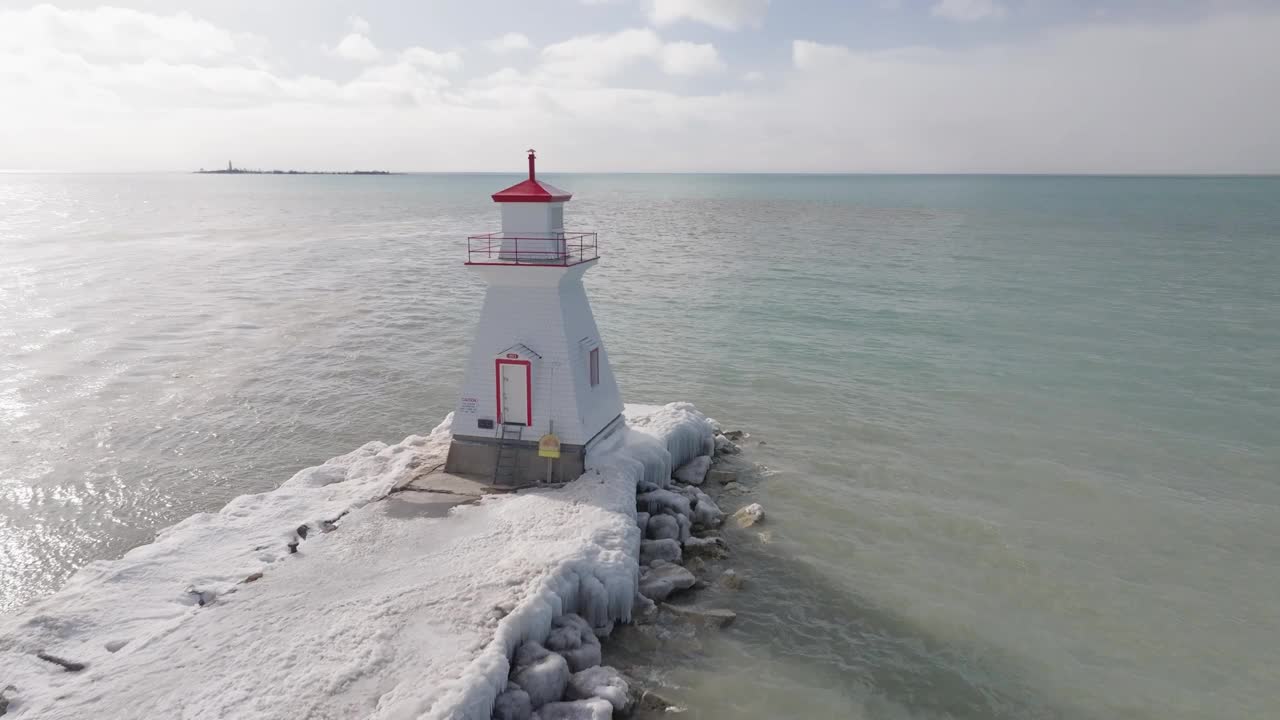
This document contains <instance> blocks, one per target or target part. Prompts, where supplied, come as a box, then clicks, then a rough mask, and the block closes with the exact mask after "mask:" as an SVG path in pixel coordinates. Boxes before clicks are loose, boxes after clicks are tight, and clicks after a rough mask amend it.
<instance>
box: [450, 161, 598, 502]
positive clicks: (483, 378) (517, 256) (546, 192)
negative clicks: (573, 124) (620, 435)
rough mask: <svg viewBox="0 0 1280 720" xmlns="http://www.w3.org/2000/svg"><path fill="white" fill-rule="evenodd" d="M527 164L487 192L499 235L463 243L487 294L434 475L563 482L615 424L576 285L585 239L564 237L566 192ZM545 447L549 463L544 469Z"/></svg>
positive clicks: (588, 246) (588, 257)
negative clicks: (513, 179)
mask: <svg viewBox="0 0 1280 720" xmlns="http://www.w3.org/2000/svg"><path fill="white" fill-rule="evenodd" d="M534 161H535V156H534V151H533V150H530V151H529V177H528V179H526V180H523V181H521V182H519V183H517V184H515V185H512V186H511V187H509V188H507V189H505V190H502V191H501V192H498V193H495V194H494V195H493V200H494V202H496V203H498V204H499V205H500V206H501V207H502V231H501V232H495V233H489V234H486V235H474V236H471V237H469V238H467V263H466V267H467V268H468V269H469V270H471V271H472V272H475V273H476V274H478V275H479V276H480V277H481V278H483V279H484V280H485V282H487V283H488V284H489V288H488V291H487V292H486V294H485V298H484V306H483V308H482V309H481V311H480V323H479V325H478V326H477V327H476V334H475V339H474V341H473V342H472V345H471V355H470V358H469V359H468V361H467V368H466V379H465V380H464V381H463V385H462V394H461V397H460V399H459V400H458V406H457V409H456V412H455V413H454V416H453V443H452V445H451V446H450V448H449V458H448V460H447V462H446V464H445V471H446V472H450V473H455V474H459V475H469V476H473V477H475V476H479V477H481V478H484V479H486V480H487V481H489V482H491V483H493V484H495V485H520V484H527V483H533V482H538V481H542V480H545V479H548V478H549V479H551V480H553V481H559V482H562V481H568V480H573V479H574V478H576V477H578V476H579V475H581V474H582V472H583V461H584V458H585V454H586V448H587V446H589V445H590V444H591V443H592V442H594V441H598V440H599V439H601V438H603V437H605V436H606V435H608V434H609V433H611V432H612V431H613V430H614V429H615V428H617V427H618V426H620V425H621V424H622V398H621V396H620V395H619V393H618V385H617V383H616V382H615V381H614V378H613V372H612V370H611V369H610V367H609V356H608V354H607V353H606V352H605V348H604V343H603V342H602V341H601V339H600V331H599V330H598V329H597V328H596V321H595V318H594V317H593V316H592V315H591V305H590V303H588V302H587V293H586V290H585V289H584V288H583V286H582V276H583V275H584V274H585V273H586V272H587V270H590V269H591V268H592V267H593V266H594V265H595V264H596V263H597V262H599V253H598V245H597V242H596V234H595V233H566V232H565V229H564V204H565V203H566V202H568V200H569V199H570V198H571V197H572V195H570V193H568V192H565V191H564V190H561V189H559V188H557V187H554V186H552V185H550V184H548V183H545V182H543V181H541V180H539V179H538V178H537V174H536V172H535V169H534ZM548 435H551V436H554V439H551V438H547V437H546V436H548ZM540 439H544V440H546V442H544V443H543V452H542V453H541V455H540V454H539V442H538V441H539V440H540ZM555 440H558V441H559V453H558V454H559V457H558V458H556V459H555V460H550V459H549V458H548V456H555V455H556V453H555V452H554V450H552V448H553V447H554V445H555Z"/></svg>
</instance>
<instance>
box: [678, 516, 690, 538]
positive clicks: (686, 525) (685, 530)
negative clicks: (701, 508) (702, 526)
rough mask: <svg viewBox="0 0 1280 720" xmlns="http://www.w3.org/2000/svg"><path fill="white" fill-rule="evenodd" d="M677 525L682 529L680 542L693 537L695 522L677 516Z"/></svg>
mask: <svg viewBox="0 0 1280 720" xmlns="http://www.w3.org/2000/svg"><path fill="white" fill-rule="evenodd" d="M675 517H676V525H678V526H679V527H680V542H684V541H685V540H688V539H689V537H690V536H691V535H693V521H692V520H690V519H689V518H687V517H685V516H684V515H676V516H675Z"/></svg>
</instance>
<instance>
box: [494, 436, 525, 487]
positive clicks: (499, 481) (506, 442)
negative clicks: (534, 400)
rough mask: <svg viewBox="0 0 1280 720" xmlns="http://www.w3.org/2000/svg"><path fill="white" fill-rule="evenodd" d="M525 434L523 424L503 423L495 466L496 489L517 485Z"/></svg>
mask: <svg viewBox="0 0 1280 720" xmlns="http://www.w3.org/2000/svg"><path fill="white" fill-rule="evenodd" d="M523 433H524V425H523V424H521V423H502V434H501V435H500V436H499V437H498V459H497V460H496V461H495V462H494V464H493V484H494V486H496V487H501V486H503V485H508V486H512V485H515V484H516V483H515V480H516V466H517V465H518V464H519V463H518V462H517V461H518V460H519V453H520V445H519V443H520V436H521V434H523Z"/></svg>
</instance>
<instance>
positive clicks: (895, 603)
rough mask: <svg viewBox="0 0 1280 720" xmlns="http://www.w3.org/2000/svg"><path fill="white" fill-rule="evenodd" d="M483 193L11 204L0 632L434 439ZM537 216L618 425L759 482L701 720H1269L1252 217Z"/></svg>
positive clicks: (1079, 212) (1277, 192) (633, 197)
mask: <svg viewBox="0 0 1280 720" xmlns="http://www.w3.org/2000/svg"><path fill="white" fill-rule="evenodd" d="M507 180H508V178H506V177H500V176H486V175H464V176H431V175H415V176H392V177H357V178H352V177H294V178H288V177H286V178H277V177H269V176H245V177H221V176H217V177H213V176H204V177H195V176H188V175H132V176H105V175H101V176H30V175H0V349H2V351H0V429H2V430H3V440H0V550H2V553H3V554H0V578H2V580H3V582H0V610H3V611H14V610H16V609H17V608H19V607H21V606H22V605H23V604H25V603H26V602H29V601H30V600H31V599H33V598H35V597H39V596H41V595H44V594H47V593H49V592H52V591H53V590H55V589H56V588H57V587H58V586H59V584H60V583H61V582H63V581H64V580H65V578H66V577H67V575H68V573H69V572H71V571H73V570H74V569H75V568H76V567H78V566H80V565H82V564H84V563H85V562H87V561H89V560H92V559H96V558H102V557H113V556H118V555H119V554H121V553H122V552H124V551H125V550H127V549H128V548H129V547H132V546H133V545H136V544H138V543H141V542H146V541H147V540H148V539H150V537H151V536H152V535H153V534H154V531H155V530H156V529H157V528H159V527H163V526H165V525H167V524H169V523H172V522H174V521H176V520H178V519H181V518H182V517H185V516H187V515H189V514H190V513H192V512H198V511H207V510H212V509H216V508H217V507H219V506H221V505H222V504H223V503H224V502H226V501H227V500H228V499H230V498H231V497H234V496H235V495H238V494H241V493H245V492H255V491H261V490H264V489H268V488H270V487H273V486H274V485H276V484H278V483H279V482H281V481H282V480H284V479H285V478H287V477H288V476H289V475H290V474H291V473H292V472H293V471H295V470H296V469H298V468H300V467H303V466H305V465H308V464H313V463H315V462H317V461H320V460H323V459H325V458H327V457H330V456H332V455H335V454H338V453H341V452H344V451H346V450H348V449H350V448H352V447H355V446H357V445H359V444H361V443H363V442H364V441H366V440H370V439H381V440H394V439H398V438H400V437H403V436H404V435H407V434H410V433H412V432H422V431H424V430H426V429H428V428H429V427H430V426H431V425H433V424H434V423H435V421H436V420H438V419H439V418H440V417H441V416H443V415H444V414H445V413H446V412H448V411H449V410H450V409H451V407H452V404H453V394H454V389H455V387H456V386H457V383H458V382H459V381H460V379H461V364H462V358H463V357H464V351H465V347H466V344H467V341H468V338H469V335H470V331H471V326H472V323H473V322H474V319H475V317H476V314H477V312H478V309H479V302H480V299H481V293H482V292H483V287H482V286H481V285H480V284H479V282H478V281H476V280H475V279H473V278H470V277H469V276H467V275H466V274H465V273H463V272H462V269H461V267H460V265H459V263H460V262H461V260H462V241H461V238H462V237H464V236H465V235H466V234H467V233H469V232H476V231H487V230H492V229H496V213H495V211H494V208H493V206H492V203H490V202H488V201H487V193H489V192H492V191H494V190H496V189H499V188H501V187H503V186H504V183H505V182H506V181H507ZM549 180H550V181H551V182H554V183H556V184H558V185H561V186H563V187H567V188H569V189H571V190H572V191H574V192H575V194H576V199H575V200H574V201H573V203H571V204H570V207H569V209H568V212H567V216H568V217H569V218H571V221H570V224H571V225H573V226H574V227H575V228H578V229H590V230H597V231H599V232H600V233H601V236H600V240H601V252H602V256H603V260H602V263H601V265H600V267H599V268H597V269H594V270H592V271H591V272H590V273H589V274H588V276H587V285H588V292H589V293H590V294H591V297H592V301H593V304H594V307H595V310H596V315H597V320H598V322H599V324H600V326H601V330H602V333H603V335H604V338H605V340H606V342H607V343H608V344H609V350H610V356H611V359H612V360H613V362H614V364H615V371H616V372H617V374H618V377H619V382H620V383H621V386H622V390H623V393H624V397H625V398H626V399H627V400H628V401H632V402H636V401H666V400H673V399H688V400H692V401H694V402H696V403H697V404H698V405H699V406H700V407H702V408H703V409H705V410H706V411H707V412H709V413H710V414H712V415H714V416H716V417H718V418H720V419H721V420H722V421H724V422H725V423H726V424H727V425H729V426H730V427H740V428H743V429H746V430H749V431H750V432H751V433H752V435H753V438H752V440H753V441H755V440H757V439H763V440H765V441H766V442H767V444H766V445H763V446H757V445H751V447H750V452H751V457H752V459H753V460H755V461H756V462H759V463H762V464H764V465H765V466H767V467H768V468H769V470H770V472H769V474H768V477H767V478H766V479H765V480H764V481H763V482H762V483H761V484H760V485H759V486H758V487H757V488H756V492H755V495H756V497H755V499H756V500H758V501H760V502H761V503H763V504H764V505H765V506H766V508H767V509H768V511H769V514H770V521H769V525H768V529H769V535H768V536H767V539H768V542H767V543H766V542H746V543H739V544H738V545H737V546H736V553H737V555H736V559H735V562H736V563H738V565H739V567H741V568H742V569H744V570H745V571H747V572H748V573H749V574H750V575H751V576H752V582H751V585H750V588H751V589H750V591H749V592H747V593H744V594H743V595H741V596H740V598H739V599H738V600H737V601H736V602H737V605H736V606H735V608H734V609H735V610H737V611H738V612H739V621H738V623H737V624H736V625H735V626H734V627H733V628H731V630H729V631H728V632H726V633H724V634H723V635H721V636H719V637H713V638H710V639H709V640H707V641H706V642H705V643H704V645H703V646H702V647H701V648H700V649H699V650H698V652H695V653H689V654H684V655H681V656H680V657H679V658H677V659H675V660H673V666H672V667H671V668H670V675H671V676H672V677H677V678H680V683H681V684H682V686H683V688H682V690H681V697H682V699H686V700H688V701H689V702H690V705H691V713H690V714H691V715H693V716H695V717H707V718H712V717H723V716H726V715H727V714H728V713H729V712H733V713H734V714H735V715H736V716H739V717H748V718H754V717H759V718H766V717H803V716H808V717H823V716H833V717H834V716H850V717H873V718H880V717H913V718H934V717H957V718H987V717H1008V718H1023V717H1053V718H1056V717H1062V718H1089V717H1128V718H1201V717H1210V716H1211V717H1222V718H1256V717H1262V716H1266V715H1268V714H1270V713H1272V712H1273V708H1274V707H1275V706H1276V705H1277V704H1280V691H1277V690H1276V689H1275V688H1276V687H1280V681H1278V676H1277V675H1276V670H1275V668H1276V667H1280V620H1278V619H1277V614H1276V613H1275V612H1274V599H1275V597H1277V595H1278V594H1280V279H1277V278H1280V179H1269V178H1212V179H1210V178H1197V179H1170V178H1124V179H1118V178H1054V177H868V176H854V177H846V176H662V175H600V176H597V175H576V176H560V177H550V178H549Z"/></svg>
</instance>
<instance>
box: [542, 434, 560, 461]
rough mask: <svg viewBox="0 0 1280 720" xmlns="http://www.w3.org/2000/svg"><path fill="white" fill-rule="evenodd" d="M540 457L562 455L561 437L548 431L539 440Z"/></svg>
mask: <svg viewBox="0 0 1280 720" xmlns="http://www.w3.org/2000/svg"><path fill="white" fill-rule="evenodd" d="M538 457H544V458H558V457H560V438H558V437H556V436H555V435H552V434H551V433H547V434H546V435H543V436H542V438H541V439H539V440H538Z"/></svg>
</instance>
